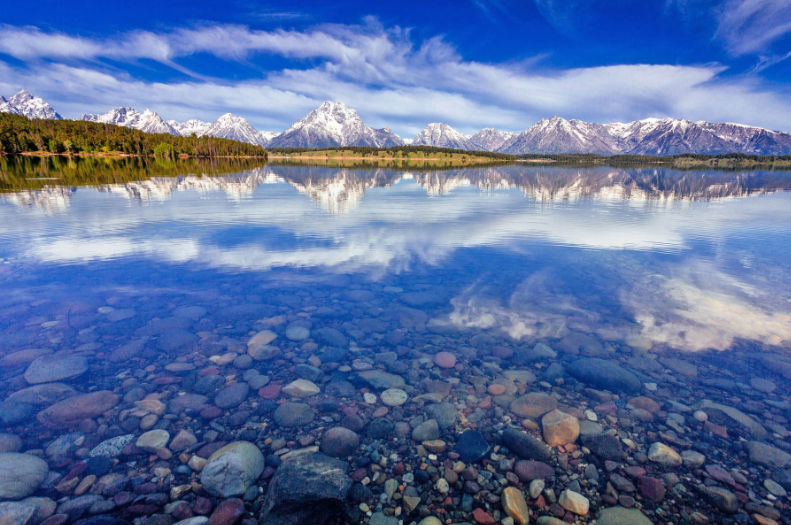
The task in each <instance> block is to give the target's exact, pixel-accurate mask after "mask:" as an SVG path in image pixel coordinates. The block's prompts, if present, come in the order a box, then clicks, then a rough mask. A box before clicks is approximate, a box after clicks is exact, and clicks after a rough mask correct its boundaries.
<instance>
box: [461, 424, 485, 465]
mask: <svg viewBox="0 0 791 525" xmlns="http://www.w3.org/2000/svg"><path fill="white" fill-rule="evenodd" d="M489 450H490V447H489V443H487V442H486V439H485V438H484V437H483V434H481V433H480V432H478V431H477V430H467V431H466V432H464V433H463V434H462V435H461V436H459V439H458V440H457V441H456V446H454V447H453V451H454V452H456V453H457V454H458V455H459V460H461V461H463V462H464V463H475V462H476V461H479V460H481V459H483V458H484V457H485V456H486V454H487V453H488V452H489Z"/></svg>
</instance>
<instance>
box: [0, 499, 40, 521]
mask: <svg viewBox="0 0 791 525" xmlns="http://www.w3.org/2000/svg"><path fill="white" fill-rule="evenodd" d="M37 512H38V505H36V504H34V503H31V502H29V501H6V502H3V503H0V525H28V524H30V523H33V522H34V520H33V517H34V516H35V515H36V513H37Z"/></svg>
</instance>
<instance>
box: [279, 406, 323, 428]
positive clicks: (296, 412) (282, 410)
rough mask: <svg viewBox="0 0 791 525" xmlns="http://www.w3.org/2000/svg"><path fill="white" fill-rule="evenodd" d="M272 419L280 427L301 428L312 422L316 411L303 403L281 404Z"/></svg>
mask: <svg viewBox="0 0 791 525" xmlns="http://www.w3.org/2000/svg"><path fill="white" fill-rule="evenodd" d="M273 417H274V419H275V421H276V422H277V424H278V425H280V426H282V427H302V426H305V425H309V424H310V423H312V422H313V420H314V419H315V418H316V411H315V410H313V409H312V408H311V407H310V406H309V405H306V404H304V403H283V404H282V405H280V406H279V407H277V410H275V413H274V415H273Z"/></svg>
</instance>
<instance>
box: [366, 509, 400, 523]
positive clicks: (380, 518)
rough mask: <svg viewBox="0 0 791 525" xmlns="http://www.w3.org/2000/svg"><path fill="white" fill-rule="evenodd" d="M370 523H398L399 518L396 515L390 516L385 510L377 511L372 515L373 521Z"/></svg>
mask: <svg viewBox="0 0 791 525" xmlns="http://www.w3.org/2000/svg"><path fill="white" fill-rule="evenodd" d="M368 525H398V518H396V517H395V516H388V515H387V514H385V513H384V512H375V513H374V514H373V515H372V516H371V521H369V522H368Z"/></svg>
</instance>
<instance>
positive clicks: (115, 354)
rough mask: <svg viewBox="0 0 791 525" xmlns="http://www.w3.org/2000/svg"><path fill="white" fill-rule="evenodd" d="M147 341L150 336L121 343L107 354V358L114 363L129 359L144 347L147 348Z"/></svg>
mask: <svg viewBox="0 0 791 525" xmlns="http://www.w3.org/2000/svg"><path fill="white" fill-rule="evenodd" d="M147 342H148V337H144V338H142V339H135V340H133V341H129V342H128V343H126V344H124V345H121V346H119V347H118V348H116V349H114V350H113V351H112V352H110V353H109V354H108V356H107V359H109V360H110V361H112V362H114V363H120V362H122V361H126V360H127V359H132V358H133V357H135V356H137V355H138V354H139V353H140V352H142V351H143V348H145V346H146V343H147Z"/></svg>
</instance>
